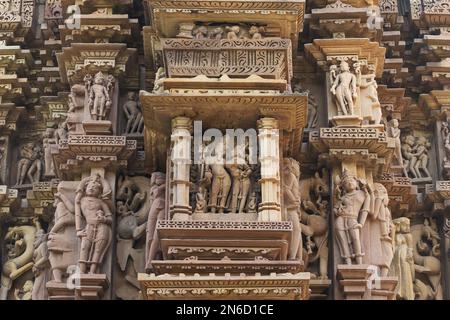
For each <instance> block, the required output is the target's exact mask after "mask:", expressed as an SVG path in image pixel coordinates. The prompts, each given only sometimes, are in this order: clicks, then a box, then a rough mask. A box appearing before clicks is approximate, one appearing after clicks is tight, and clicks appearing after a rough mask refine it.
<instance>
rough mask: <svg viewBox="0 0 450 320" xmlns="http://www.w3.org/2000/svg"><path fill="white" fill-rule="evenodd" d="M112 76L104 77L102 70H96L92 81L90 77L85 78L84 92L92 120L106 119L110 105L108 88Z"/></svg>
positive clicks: (112, 78)
mask: <svg viewBox="0 0 450 320" xmlns="http://www.w3.org/2000/svg"><path fill="white" fill-rule="evenodd" d="M113 81H114V77H112V76H108V77H107V78H105V76H104V75H103V73H102V72H98V73H97V74H96V75H95V77H94V81H93V83H91V78H90V77H88V78H85V84H86V89H87V90H86V92H87V95H88V105H89V110H90V112H91V118H92V120H106V119H107V118H108V114H109V110H110V108H111V105H112V101H111V97H110V93H111V92H110V90H111V89H112V84H113Z"/></svg>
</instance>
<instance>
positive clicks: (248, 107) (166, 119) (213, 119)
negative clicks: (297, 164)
mask: <svg viewBox="0 0 450 320" xmlns="http://www.w3.org/2000/svg"><path fill="white" fill-rule="evenodd" d="M140 101H141V103H142V109H143V115H144V123H145V130H146V134H145V137H146V139H145V144H146V145H145V150H146V159H148V160H149V161H150V162H152V160H151V159H159V160H158V163H165V160H164V159H166V150H167V148H168V145H165V146H161V147H160V148H157V147H156V146H157V145H161V144H164V141H165V140H163V139H161V138H156V137H155V136H154V134H155V133H159V134H161V135H162V136H164V137H166V138H167V137H169V136H170V133H171V128H170V123H171V119H173V118H175V117H177V116H183V117H189V118H191V119H193V120H196V119H198V120H202V126H203V128H205V129H207V128H217V129H224V130H225V129H227V128H242V129H243V130H246V129H249V128H255V127H256V122H257V120H258V119H259V118H261V117H273V118H275V119H277V120H278V121H279V128H280V130H282V132H283V135H284V136H285V138H286V141H287V142H286V143H285V145H284V150H283V151H284V154H285V155H286V156H287V155H290V156H292V157H298V156H299V153H300V145H301V140H302V138H301V137H302V132H303V128H304V127H305V125H306V110H307V96H306V95H303V94H283V95H280V94H279V93H272V94H271V93H252V92H251V91H250V92H249V93H241V92H240V93H239V95H236V94H233V92H231V91H230V92H228V93H227V92H225V93H218V92H217V93H208V94H202V93H201V92H197V93H192V92H188V93H186V94H182V93H180V94H171V95H168V94H167V93H163V94H154V93H148V92H146V91H141V93H140ZM219 114H220V117H218V115H219ZM166 143H168V142H167V141H166ZM155 148H156V149H155ZM155 150H159V151H157V152H156V151H155ZM153 169H154V168H153Z"/></svg>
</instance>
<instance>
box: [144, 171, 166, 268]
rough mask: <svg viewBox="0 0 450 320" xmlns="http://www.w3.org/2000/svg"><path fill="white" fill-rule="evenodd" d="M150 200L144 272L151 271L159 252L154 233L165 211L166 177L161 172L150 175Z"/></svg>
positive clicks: (156, 236)
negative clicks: (152, 263)
mask: <svg viewBox="0 0 450 320" xmlns="http://www.w3.org/2000/svg"><path fill="white" fill-rule="evenodd" d="M151 180H152V183H151V188H150V198H151V199H152V205H151V207H150V212H149V213H148V220H147V226H146V244H145V270H146V271H147V272H148V271H150V270H152V265H151V262H152V260H153V259H155V257H156V255H157V253H158V250H159V238H158V233H157V232H155V231H156V223H157V222H158V220H161V219H163V218H164V214H165V209H166V199H165V196H166V175H165V174H164V173H161V172H154V173H152V178H151Z"/></svg>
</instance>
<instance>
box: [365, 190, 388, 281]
mask: <svg viewBox="0 0 450 320" xmlns="http://www.w3.org/2000/svg"><path fill="white" fill-rule="evenodd" d="M373 188H374V190H373V191H372V190H370V193H371V197H372V198H373V201H371V202H372V203H373V207H372V208H371V210H370V211H369V215H368V217H367V220H366V222H365V224H364V226H363V228H362V234H361V242H362V245H363V250H364V256H363V259H362V261H363V263H365V264H370V265H375V266H378V267H379V268H380V275H381V276H382V277H385V276H387V275H388V272H389V267H390V265H391V261H392V257H393V245H392V232H393V228H392V226H391V224H392V218H391V212H390V210H389V208H388V204H389V197H388V193H387V190H386V188H385V187H384V186H383V185H382V184H381V183H377V182H375V183H374V184H373Z"/></svg>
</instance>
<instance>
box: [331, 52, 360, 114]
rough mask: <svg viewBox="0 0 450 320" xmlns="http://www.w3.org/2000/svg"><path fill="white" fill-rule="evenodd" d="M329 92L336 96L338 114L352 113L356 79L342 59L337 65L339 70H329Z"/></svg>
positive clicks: (355, 93)
mask: <svg viewBox="0 0 450 320" xmlns="http://www.w3.org/2000/svg"><path fill="white" fill-rule="evenodd" d="M330 77H331V80H332V82H331V89H330V91H331V93H332V94H333V95H334V96H335V97H336V102H337V108H338V115H353V114H354V113H355V111H354V101H353V100H354V99H356V98H357V96H358V93H357V79H356V76H355V75H354V74H353V73H351V72H350V67H349V65H348V63H347V62H345V61H342V62H341V63H340V65H339V72H338V73H337V74H336V71H335V69H333V70H331V71H330Z"/></svg>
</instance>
